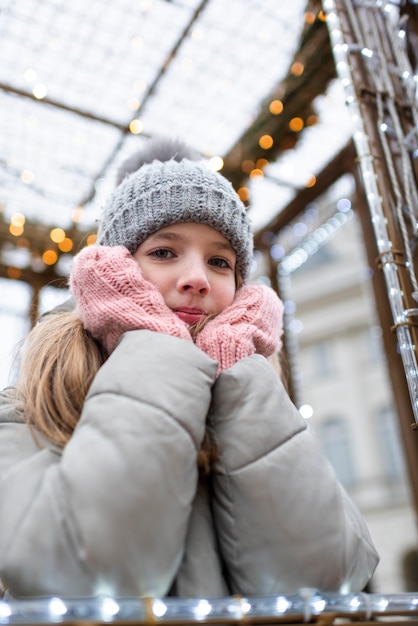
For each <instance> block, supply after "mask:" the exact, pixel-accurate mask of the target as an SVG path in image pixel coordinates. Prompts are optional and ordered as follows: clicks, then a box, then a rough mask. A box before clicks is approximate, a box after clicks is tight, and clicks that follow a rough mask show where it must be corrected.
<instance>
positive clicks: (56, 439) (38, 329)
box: [16, 311, 106, 446]
mask: <svg viewBox="0 0 418 626" xmlns="http://www.w3.org/2000/svg"><path fill="white" fill-rule="evenodd" d="M23 350H24V351H23V356H22V363H21V369H20V376H19V380H18V382H17V386H16V391H17V396H18V398H19V400H20V401H21V402H22V403H23V410H24V414H25V419H26V421H27V423H28V424H29V426H30V427H33V426H35V427H36V429H37V430H38V431H39V432H40V433H42V435H44V436H45V437H46V438H47V439H48V440H49V441H51V442H52V443H54V444H56V445H58V446H64V445H65V444H66V443H67V442H68V440H69V439H70V437H71V435H72V434H73V431H74V428H75V426H76V424H77V422H78V420H79V418H80V413H81V410H82V407H83V403H84V400H85V397H86V395H87V392H88V390H89V387H90V385H91V382H92V380H93V378H94V376H95V375H96V373H97V371H98V370H99V368H100V367H101V366H102V364H103V363H104V361H105V358H106V355H105V353H104V350H103V349H102V348H101V347H100V346H99V344H98V343H97V342H96V341H95V340H94V339H93V337H92V336H91V335H90V333H89V332H88V331H86V330H85V329H84V328H83V325H82V323H81V321H80V320H79V318H78V316H77V314H76V313H75V312H73V311H71V312H64V313H54V314H50V315H48V316H46V318H45V319H44V320H43V321H41V322H39V323H38V324H37V325H36V326H35V327H34V328H33V329H32V331H31V332H30V333H29V335H28V337H27V339H26V341H25V343H24V344H23Z"/></svg>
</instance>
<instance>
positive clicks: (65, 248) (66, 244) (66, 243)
mask: <svg viewBox="0 0 418 626" xmlns="http://www.w3.org/2000/svg"><path fill="white" fill-rule="evenodd" d="M73 247H74V242H73V241H72V239H70V238H69V237H65V239H63V240H62V241H60V242H59V243H58V248H59V249H60V250H61V252H69V251H70V250H72V249H73Z"/></svg>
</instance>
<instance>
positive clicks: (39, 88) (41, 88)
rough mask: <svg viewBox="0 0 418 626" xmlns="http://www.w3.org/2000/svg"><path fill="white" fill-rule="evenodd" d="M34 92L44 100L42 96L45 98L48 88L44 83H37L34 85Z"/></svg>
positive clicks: (38, 97)
mask: <svg viewBox="0 0 418 626" xmlns="http://www.w3.org/2000/svg"><path fill="white" fill-rule="evenodd" d="M32 93H33V95H34V96H35V98H36V99H37V100H42V98H45V96H46V94H47V93H48V90H47V88H46V87H45V85H44V84H43V83H37V84H36V85H34V87H33V89H32Z"/></svg>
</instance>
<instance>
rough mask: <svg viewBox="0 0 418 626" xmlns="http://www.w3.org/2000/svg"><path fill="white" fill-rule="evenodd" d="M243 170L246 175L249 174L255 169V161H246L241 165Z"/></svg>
mask: <svg viewBox="0 0 418 626" xmlns="http://www.w3.org/2000/svg"><path fill="white" fill-rule="evenodd" d="M241 169H242V171H243V172H244V174H249V173H250V172H251V170H253V169H254V161H251V159H245V161H243V162H242V163H241Z"/></svg>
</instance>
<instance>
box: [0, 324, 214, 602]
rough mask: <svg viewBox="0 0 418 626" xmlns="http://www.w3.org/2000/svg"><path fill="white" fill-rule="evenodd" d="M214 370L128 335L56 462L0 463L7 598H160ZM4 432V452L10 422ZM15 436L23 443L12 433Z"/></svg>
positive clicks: (187, 346)
mask: <svg viewBox="0 0 418 626" xmlns="http://www.w3.org/2000/svg"><path fill="white" fill-rule="evenodd" d="M216 367H217V364H216V362H213V361H212V360H211V359H210V358H209V357H207V356H206V355H205V354H204V353H203V352H201V351H200V350H199V349H198V348H196V346H194V344H193V343H192V342H187V341H183V340H181V339H177V338H175V337H171V336H167V335H162V334H159V333H153V332H150V331H146V330H141V331H132V332H129V333H126V334H125V335H124V336H123V338H122V340H121V342H120V343H119V345H118V347H117V348H116V350H115V351H114V352H113V353H112V355H111V356H110V357H109V359H108V360H107V361H106V363H105V364H104V365H103V366H102V368H101V369H100V370H99V372H98V373H97V375H96V377H95V379H94V381H93V383H92V386H91V388H90V390H89V393H88V395H87V398H86V401H85V404H84V408H83V411H82V414H81V417H80V420H79V422H78V424H77V426H76V428H75V430H74V433H73V436H72V438H71V439H70V441H69V443H68V444H67V445H66V446H65V448H64V449H63V451H62V453H61V452H60V451H56V450H53V449H48V448H44V449H40V448H37V449H35V450H33V453H32V454H30V455H27V456H25V455H24V454H23V455H22V453H21V451H19V450H20V446H19V442H18V441H16V440H18V439H19V438H20V437H21V434H22V433H21V429H22V428H26V427H25V426H24V425H22V424H15V426H16V428H18V431H19V432H17V431H16V435H15V441H14V442H12V443H13V445H12V447H11V448H10V446H9V449H15V450H16V460H15V462H13V459H11V458H10V457H9V464H8V467H7V468H6V467H4V464H1V463H0V468H2V471H1V474H0V577H1V578H3V580H4V582H5V583H6V584H7V585H8V587H9V589H10V591H11V593H12V594H14V595H20V596H22V595H47V594H59V595H62V596H70V595H73V596H74V595H91V594H98V593H112V594H118V595H130V594H133V595H164V594H166V593H167V591H168V590H169V588H170V586H171V584H172V582H173V578H174V576H175V574H176V571H177V569H178V567H179V565H180V562H181V559H182V556H183V549H184V542H185V535H186V530H187V524H188V518H189V515H190V512H191V507H192V502H193V499H194V496H195V491H196V487H197V453H198V450H199V448H200V445H201V441H202V438H203V434H204V429H205V420H206V417H207V413H208V409H209V406H210V402H211V388H212V385H213V382H214V380H215V376H216ZM3 422H4V420H3ZM2 426H4V427H5V431H4V432H5V433H9V434H8V436H7V437H6V440H7V439H8V444H10V443H11V441H10V424H9V425H8V424H5V423H2V424H0V454H1V452H2V448H3V445H6V443H5V442H3V443H2V437H1V433H2V432H3V431H2V430H1V427H2ZM19 433H20V434H19Z"/></svg>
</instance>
